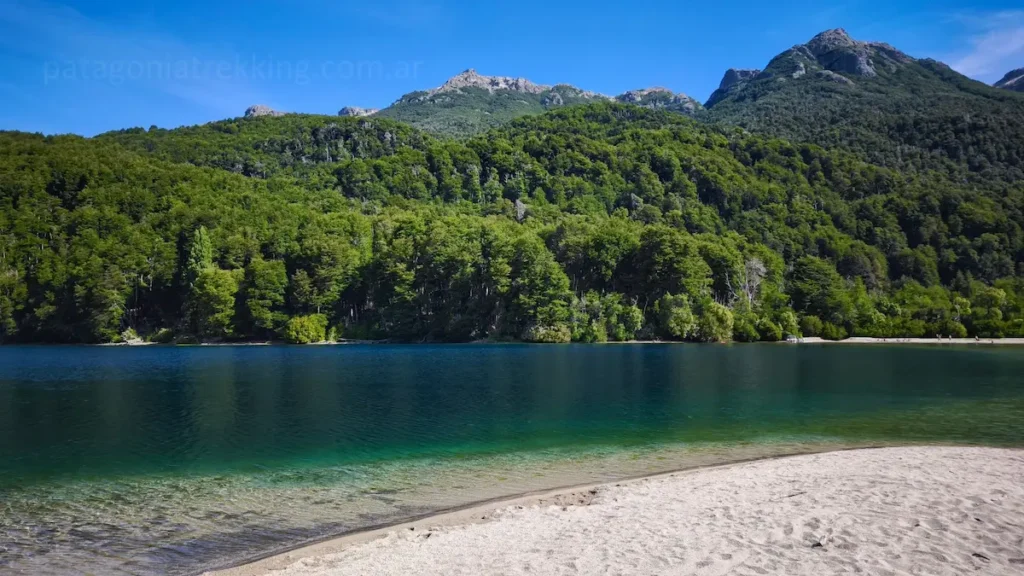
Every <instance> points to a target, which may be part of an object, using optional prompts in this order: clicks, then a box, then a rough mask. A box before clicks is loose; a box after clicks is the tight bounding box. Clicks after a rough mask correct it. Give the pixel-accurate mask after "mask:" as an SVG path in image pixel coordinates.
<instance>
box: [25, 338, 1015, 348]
mask: <svg viewBox="0 0 1024 576" xmlns="http://www.w3.org/2000/svg"><path fill="white" fill-rule="evenodd" d="M469 344H472V345H475V346H479V345H491V344H536V345H540V346H564V345H566V344H572V345H597V346H601V345H637V344H644V345H664V346H670V345H679V344H688V345H707V344H712V345H713V344H737V345H741V346H745V345H757V344H768V345H777V344H872V345H915V346H925V345H926V346H1024V338H1017V337H1012V338H978V339H975V338H938V339H936V338H903V337H899V338H895V337H894V338H876V337H873V336H852V337H850V338H846V339H845V340H826V339H824V338H820V337H817V336H809V337H807V338H801V339H800V340H799V341H798V342H786V341H779V342H761V341H759V342H735V341H729V342H707V343H699V342H684V341H676V340H624V341H608V342H571V343H566V344H537V343H534V342H523V341H514V340H509V341H497V340H496V341H487V340H474V341H470V342H395V341H387V340H339V341H337V342H311V343H309V344H289V343H287V342H283V341H277V340H264V341H253V342H197V343H192V344H177V343H174V342H145V341H140V342H107V343H103V344H60V343H53V342H49V343H24V344H10V345H9V346H19V345H21V346H99V347H104V348H135V347H149V346H157V347H171V348H178V347H180V348H202V347H207V348H217V347H226V348H230V347H245V346H281V347H297V348H301V347H309V346H314V347H315V346H353V345H362V346H369V345H395V346H420V345H428V346H445V345H450V346H460V345H469Z"/></svg>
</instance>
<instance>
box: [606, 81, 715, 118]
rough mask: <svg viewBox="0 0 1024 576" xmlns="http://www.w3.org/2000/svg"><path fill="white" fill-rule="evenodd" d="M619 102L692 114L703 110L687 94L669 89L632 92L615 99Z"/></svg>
mask: <svg viewBox="0 0 1024 576" xmlns="http://www.w3.org/2000/svg"><path fill="white" fill-rule="evenodd" d="M615 99H616V100H618V101H619V102H625V103H626V104H635V105H637V106H643V107H644V108H653V109H665V110H673V111H676V112H684V113H688V114H692V113H694V112H696V111H697V110H699V109H700V108H702V106H701V105H700V102H697V101H696V100H694V99H693V98H690V97H689V96H687V95H686V94H683V93H681V92H680V93H676V92H673V91H671V90H669V89H668V88H661V87H654V88H643V89H641V90H630V91H629V92H626V93H624V94H619V95H618V96H616V97H615Z"/></svg>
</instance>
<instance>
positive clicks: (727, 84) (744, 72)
mask: <svg viewBox="0 0 1024 576" xmlns="http://www.w3.org/2000/svg"><path fill="white" fill-rule="evenodd" d="M760 73H761V71H760V70H757V69H756V68H755V69H741V68H729V69H728V70H726V71H725V76H722V81H721V82H720V83H719V84H718V89H719V90H728V89H729V88H732V87H733V86H735V85H736V84H739V83H741V82H746V81H747V80H753V79H754V78H756V77H757V75H758V74H760Z"/></svg>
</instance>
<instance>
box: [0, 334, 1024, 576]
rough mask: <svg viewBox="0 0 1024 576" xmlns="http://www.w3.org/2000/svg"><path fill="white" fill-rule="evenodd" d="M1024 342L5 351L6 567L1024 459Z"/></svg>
mask: <svg viewBox="0 0 1024 576" xmlns="http://www.w3.org/2000/svg"><path fill="white" fill-rule="evenodd" d="M1022 375H1024V350H1022V349H1014V348H1005V349H998V348H981V347H933V348H926V347H920V348H918V347H904V346H900V347H896V346H892V347H874V346H786V345H748V346H695V345H694V346H691V345H605V346H527V345H507V346H505V345H501V346H498V345H465V346H336V347H217V348H214V347H196V348H171V347H152V348H86V347H9V348H0V573H2V574H37V573H53V574H64V573H67V574H76V573H82V572H83V571H85V572H87V573H88V572H92V573H96V574H191V573H197V572H200V571H202V570H203V569H206V568H210V567H216V566H223V565H228V564H231V563H235V562H239V561H242V560H244V559H247V558H252V557H254V556H257V555H260V554H264V553H267V552H271V551H274V550H279V549H282V548H286V547H289V546H294V545H296V544H299V543H302V542H305V541H309V540H311V539H317V538H323V537H326V536H329V535H332V534H337V533H340V532H344V531H348V530H352V529H356V528H360V527H365V526H368V525H375V524H379V523H382V522H389V521H395V520H398V519H402V518H408V517H411V516H416V515H420V514H426V513H429V512H431V511H435V510H438V509H443V508H447V507H452V506H459V505H463V504H466V503H469V502H473V501H477V500H481V499H486V498H495V497H501V496H505V495H510V494H515V493H519V492H523V491H527V490H535V489H541V488H548V487H554V486H561V485H566V484H573V483H579V482H590V481H602V480H612V479H615V478H622V477H626V476H631V475H636V474H643V473H649V472H651V471H657V470H668V469H674V468H680V467H686V466H692V465H697V464H702V463H708V462H721V461H729V460H733V459H739V458H748V457H756V456H762V455H770V454H778V453H790V452H798V451H805V450H814V449H821V448H828V447H837V446H850V445H880V444H900V443H911V442H914V443H916V442H925V443H929V442H936V443H964V444H987V445H1002V446H1021V445H1024V376H1022Z"/></svg>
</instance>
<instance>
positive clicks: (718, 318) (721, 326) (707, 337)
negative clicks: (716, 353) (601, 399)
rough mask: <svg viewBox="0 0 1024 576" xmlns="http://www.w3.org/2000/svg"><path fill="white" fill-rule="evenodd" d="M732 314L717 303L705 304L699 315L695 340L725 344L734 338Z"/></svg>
mask: <svg viewBox="0 0 1024 576" xmlns="http://www.w3.org/2000/svg"><path fill="white" fill-rule="evenodd" d="M732 331H733V316H732V312H731V311H730V310H729V309H728V308H726V307H725V306H723V305H721V304H719V303H717V302H710V301H708V302H704V303H703V304H702V305H701V307H700V312H699V313H698V315H697V328H696V332H695V333H694V338H695V339H696V340H698V341H700V342H724V341H727V340H729V339H731V338H732Z"/></svg>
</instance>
